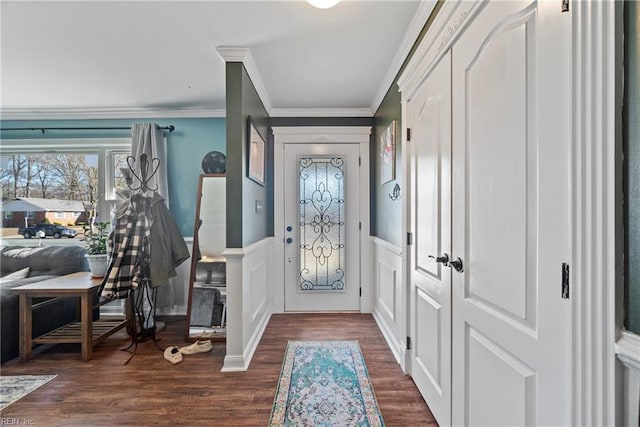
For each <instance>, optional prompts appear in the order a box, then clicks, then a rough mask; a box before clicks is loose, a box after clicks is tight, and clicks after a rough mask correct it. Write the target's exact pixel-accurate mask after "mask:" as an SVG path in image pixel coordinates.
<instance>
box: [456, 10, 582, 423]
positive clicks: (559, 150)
mask: <svg viewBox="0 0 640 427" xmlns="http://www.w3.org/2000/svg"><path fill="white" fill-rule="evenodd" d="M570 22H571V16H570V14H569V13H565V14H563V13H561V11H560V7H559V4H558V3H556V2H531V1H508V2H502V1H495V2H489V3H488V4H487V6H486V7H485V8H484V9H483V10H482V11H481V12H480V13H479V14H478V16H477V17H476V18H475V19H474V20H473V22H472V23H471V24H470V25H469V26H468V27H467V28H466V30H465V31H464V33H463V34H462V35H461V37H460V39H459V40H458V41H457V42H456V44H455V45H454V47H453V57H452V58H453V60H452V87H453V97H452V104H453V110H452V111H453V126H452V129H453V151H452V165H453V169H452V170H453V184H452V188H453V206H452V210H453V222H452V231H453V234H452V255H451V256H452V257H453V258H456V257H460V258H461V259H462V261H463V263H464V266H463V267H464V271H461V272H457V271H455V272H453V286H452V289H453V308H452V313H453V317H452V337H453V343H452V344H453V346H452V353H453V359H452V364H453V366H452V372H453V376H452V390H453V398H452V424H454V425H484V426H486V425H493V426H497V425H502V426H523V425H570V423H571V418H570V415H571V414H570V408H571V404H570V402H571V392H570V390H571V389H570V380H571V375H570V372H571V365H570V363H571V336H570V324H571V310H570V308H571V304H570V301H569V300H567V299H562V297H561V288H562V286H561V281H562V274H561V272H562V264H563V263H564V262H569V256H570V252H569V229H570V227H569V201H570V196H569V191H568V189H569V183H570V164H569V161H568V159H569V156H568V153H569V137H570V134H569V124H570V122H571V120H570V116H569V114H568V112H569V105H570V82H569V81H568V78H567V76H569V75H570V58H571V55H570V50H569V49H570V44H569V42H570V37H569V32H568V29H569V28H570Z"/></svg>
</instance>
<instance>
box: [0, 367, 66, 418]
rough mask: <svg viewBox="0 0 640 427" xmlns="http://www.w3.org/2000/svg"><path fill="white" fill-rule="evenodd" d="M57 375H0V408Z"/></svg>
mask: <svg viewBox="0 0 640 427" xmlns="http://www.w3.org/2000/svg"><path fill="white" fill-rule="evenodd" d="M55 377H57V375H20V376H14V377H11V376H0V410H2V409H4V408H6V407H7V406H9V405H11V404H12V403H14V402H16V401H18V400H20V399H22V398H23V397H25V396H26V395H27V394H29V393H31V392H32V391H33V390H35V389H37V388H38V387H40V386H42V385H44V384H46V383H48V382H49V381H51V380H52V379H54V378H55Z"/></svg>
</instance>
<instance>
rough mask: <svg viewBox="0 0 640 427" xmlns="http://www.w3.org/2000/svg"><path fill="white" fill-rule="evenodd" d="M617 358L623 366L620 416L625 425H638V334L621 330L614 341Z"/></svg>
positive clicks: (639, 401) (639, 408)
mask: <svg viewBox="0 0 640 427" xmlns="http://www.w3.org/2000/svg"><path fill="white" fill-rule="evenodd" d="M616 354H617V356H618V360H620V362H621V363H622V364H623V366H624V368H623V369H624V373H623V386H622V387H623V392H622V418H623V425H625V426H638V425H640V336H639V335H635V334H632V333H629V332H626V331H625V332H622V336H621V338H620V339H619V340H618V341H617V342H616Z"/></svg>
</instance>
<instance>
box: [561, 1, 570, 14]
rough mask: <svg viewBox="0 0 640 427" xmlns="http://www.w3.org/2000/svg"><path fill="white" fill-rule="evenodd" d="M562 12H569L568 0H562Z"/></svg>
mask: <svg viewBox="0 0 640 427" xmlns="http://www.w3.org/2000/svg"><path fill="white" fill-rule="evenodd" d="M562 12H569V0H562Z"/></svg>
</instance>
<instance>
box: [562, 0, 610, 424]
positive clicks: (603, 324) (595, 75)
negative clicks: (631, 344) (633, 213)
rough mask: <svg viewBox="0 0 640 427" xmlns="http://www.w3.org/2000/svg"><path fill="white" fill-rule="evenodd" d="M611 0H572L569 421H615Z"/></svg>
mask: <svg viewBox="0 0 640 427" xmlns="http://www.w3.org/2000/svg"><path fill="white" fill-rule="evenodd" d="M616 3H617V2H581V1H576V2H571V17H572V34H573V45H572V58H571V63H572V68H573V70H572V82H573V86H572V93H573V95H572V100H571V106H570V108H571V112H572V145H571V165H570V166H571V191H572V198H571V210H572V215H571V235H572V243H571V252H572V260H571V283H573V286H572V287H571V291H572V295H571V300H572V304H573V308H572V311H573V319H572V336H573V337H574V338H573V342H572V343H571V344H572V353H573V361H574V363H573V384H572V393H571V396H572V399H571V400H572V413H573V424H574V425H615V424H616V419H617V418H616V417H617V416H619V414H617V412H618V411H617V409H618V408H617V407H616V394H617V393H616V385H615V379H616V360H615V352H614V345H613V344H614V342H615V338H616V335H615V328H616V322H615V293H616V286H615V284H616V256H615V255H616V253H615V249H616V240H615V239H616V224H615V218H616V211H615V209H616V204H615V196H616V180H615V177H616V168H615V165H616V159H615V152H616V151H615V150H616V121H617V120H618V117H621V114H619V113H620V108H619V107H618V106H617V101H616V90H615V89H616V72H615V71H616V58H615V54H616V34H615V33H616V26H615V23H616V22H615V21H616V13H615V11H616V7H617V6H616Z"/></svg>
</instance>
